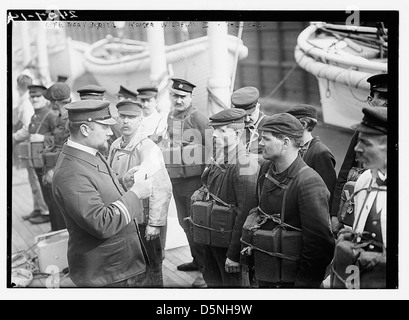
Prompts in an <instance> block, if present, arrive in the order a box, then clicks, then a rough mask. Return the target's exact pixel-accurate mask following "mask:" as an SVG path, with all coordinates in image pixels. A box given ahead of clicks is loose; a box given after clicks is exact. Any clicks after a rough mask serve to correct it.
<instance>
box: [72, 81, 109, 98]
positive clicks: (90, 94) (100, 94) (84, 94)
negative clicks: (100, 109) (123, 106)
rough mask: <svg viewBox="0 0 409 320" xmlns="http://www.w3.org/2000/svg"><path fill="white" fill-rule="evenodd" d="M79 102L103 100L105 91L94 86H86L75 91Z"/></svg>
mask: <svg viewBox="0 0 409 320" xmlns="http://www.w3.org/2000/svg"><path fill="white" fill-rule="evenodd" d="M77 92H78V94H79V96H80V99H81V100H103V99H104V94H105V92H106V89H105V88H104V87H100V86H97V85H94V84H90V85H86V86H84V87H81V88H79V89H78V90H77Z"/></svg>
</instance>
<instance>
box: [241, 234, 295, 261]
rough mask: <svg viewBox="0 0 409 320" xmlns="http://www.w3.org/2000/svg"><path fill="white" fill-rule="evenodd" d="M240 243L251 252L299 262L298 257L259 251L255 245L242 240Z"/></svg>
mask: <svg viewBox="0 0 409 320" xmlns="http://www.w3.org/2000/svg"><path fill="white" fill-rule="evenodd" d="M240 242H242V243H244V244H245V245H247V246H248V247H250V249H251V250H257V251H260V252H263V253H265V254H268V255H269V256H271V257H274V258H279V259H286V260H291V261H299V260H300V258H299V257H294V256H288V255H285V254H282V253H278V252H270V251H266V250H264V249H261V248H259V247H256V246H255V245H252V244H250V243H248V242H246V241H244V240H243V238H240Z"/></svg>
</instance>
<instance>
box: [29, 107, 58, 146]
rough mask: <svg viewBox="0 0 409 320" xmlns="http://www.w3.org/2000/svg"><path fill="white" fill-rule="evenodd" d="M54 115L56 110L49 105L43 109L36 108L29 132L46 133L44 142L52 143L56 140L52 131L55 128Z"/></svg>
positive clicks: (46, 143)
mask: <svg viewBox="0 0 409 320" xmlns="http://www.w3.org/2000/svg"><path fill="white" fill-rule="evenodd" d="M54 117H55V115H54V112H53V111H52V110H50V108H49V107H47V106H45V107H44V108H41V109H36V110H34V115H33V116H32V117H31V122H30V125H29V127H28V132H29V133H30V134H33V133H39V134H42V135H44V144H45V145H49V144H51V143H52V141H53V140H54V139H53V136H52V131H53V128H54ZM43 119H44V121H43ZM40 124H41V127H40ZM37 130H38V132H37Z"/></svg>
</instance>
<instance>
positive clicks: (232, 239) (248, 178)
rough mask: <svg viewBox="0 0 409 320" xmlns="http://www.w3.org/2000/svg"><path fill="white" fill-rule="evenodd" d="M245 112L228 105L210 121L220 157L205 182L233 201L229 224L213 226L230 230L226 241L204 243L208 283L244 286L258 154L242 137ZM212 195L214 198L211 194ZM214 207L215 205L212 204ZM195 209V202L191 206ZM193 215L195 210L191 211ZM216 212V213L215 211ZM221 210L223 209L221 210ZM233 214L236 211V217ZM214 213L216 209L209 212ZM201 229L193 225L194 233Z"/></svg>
mask: <svg viewBox="0 0 409 320" xmlns="http://www.w3.org/2000/svg"><path fill="white" fill-rule="evenodd" d="M245 117H246V112H245V111H244V110H242V109H235V108H231V109H226V110H223V111H220V112H218V113H216V114H214V115H212V116H211V117H210V118H209V119H210V122H209V125H210V126H212V127H213V129H214V131H213V137H214V139H215V146H216V154H217V158H216V159H212V161H211V162H210V164H209V165H207V166H206V168H205V170H204V172H203V174H202V182H203V184H204V185H205V186H206V188H207V190H208V191H209V192H211V193H212V194H213V195H215V196H216V197H218V198H219V199H221V200H222V201H224V202H225V203H227V204H229V205H232V208H233V207H234V208H237V210H235V209H232V210H231V212H226V214H225V215H224V216H225V217H228V218H227V219H226V221H224V222H225V223H226V222H227V221H229V222H227V224H224V223H223V222H222V223H221V224H220V225H219V226H217V225H213V224H212V228H215V229H217V228H219V229H222V228H224V229H228V230H230V231H229V232H231V234H230V236H229V237H226V239H225V241H224V243H217V242H216V241H215V240H216V239H213V240H212V239H211V241H210V244H206V245H204V271H203V277H204V280H205V282H206V284H207V287H213V288H214V287H236V288H237V287H241V286H242V273H241V266H240V250H241V243H240V237H241V230H242V226H243V223H244V221H245V219H246V217H247V215H248V213H249V210H250V209H251V208H253V207H254V206H256V205H257V194H256V185H257V174H258V170H259V165H258V161H257V156H256V155H254V154H251V153H249V152H248V150H246V147H245V145H244V143H243V141H242V139H241V135H242V134H243V131H244V127H245V124H244V120H245ZM211 199H212V198H211ZM213 208H215V206H214V207H213ZM192 210H195V206H192ZM192 213H193V215H194V214H195V211H192ZM215 214H217V213H215ZM219 214H220V213H219ZM229 214H230V215H233V219H232V218H231V216H229ZM210 215H211V216H212V215H213V211H212V212H210ZM195 231H196V232H197V231H199V232H202V230H200V227H199V229H197V228H195V226H193V233H195Z"/></svg>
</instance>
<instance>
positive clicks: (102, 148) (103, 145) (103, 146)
mask: <svg viewBox="0 0 409 320" xmlns="http://www.w3.org/2000/svg"><path fill="white" fill-rule="evenodd" d="M108 148H109V146H108V141H105V142H103V143H100V144H99V145H98V146H97V149H98V151H99V152H100V153H105V152H106V151H108Z"/></svg>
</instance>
